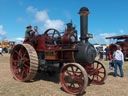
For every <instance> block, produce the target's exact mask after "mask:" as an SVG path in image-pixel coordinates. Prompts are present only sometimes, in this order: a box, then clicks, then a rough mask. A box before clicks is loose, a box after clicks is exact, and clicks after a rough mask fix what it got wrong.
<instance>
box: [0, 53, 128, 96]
mask: <svg viewBox="0 0 128 96" xmlns="http://www.w3.org/2000/svg"><path fill="white" fill-rule="evenodd" d="M9 60H10V58H9V54H4V56H0V96H72V95H71V94H68V93H66V92H65V91H63V90H62V89H61V84H60V82H59V79H58V77H57V76H56V77H49V76H44V75H43V74H41V77H40V78H39V79H38V80H37V81H34V82H27V83H25V82H20V81H17V80H14V79H13V77H12V74H11V71H10V63H9ZM102 62H103V63H104V64H105V65H106V67H107V71H108V74H109V75H108V77H107V79H106V81H105V82H104V84H102V85H92V84H91V85H90V86H88V87H87V88H86V90H85V94H83V96H128V61H127V62H125V63H124V64H123V69H124V75H125V76H124V78H120V77H119V76H118V77H116V78H115V77H113V76H112V73H113V71H114V70H109V68H108V67H109V66H108V65H109V64H108V61H102ZM118 73H119V70H118Z"/></svg>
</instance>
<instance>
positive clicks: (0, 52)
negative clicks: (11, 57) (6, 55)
mask: <svg viewBox="0 0 128 96" xmlns="http://www.w3.org/2000/svg"><path fill="white" fill-rule="evenodd" d="M2 52H3V50H2V47H0V55H1V56H3V54H2Z"/></svg>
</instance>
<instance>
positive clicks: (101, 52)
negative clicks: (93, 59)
mask: <svg viewBox="0 0 128 96" xmlns="http://www.w3.org/2000/svg"><path fill="white" fill-rule="evenodd" d="M103 56H104V52H103V47H100V48H99V60H103Z"/></svg>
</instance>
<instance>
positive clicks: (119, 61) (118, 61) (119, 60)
mask: <svg viewBox="0 0 128 96" xmlns="http://www.w3.org/2000/svg"><path fill="white" fill-rule="evenodd" d="M113 59H114V64H115V66H114V67H115V70H114V76H115V77H116V76H117V66H118V67H119V70H120V75H121V77H124V73H123V69H122V65H123V63H124V55H123V53H122V52H121V47H120V46H119V45H118V46H117V50H116V51H115V52H114V53H113Z"/></svg>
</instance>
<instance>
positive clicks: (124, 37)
mask: <svg viewBox="0 0 128 96" xmlns="http://www.w3.org/2000/svg"><path fill="white" fill-rule="evenodd" d="M127 38H128V35H120V36H112V37H106V39H127Z"/></svg>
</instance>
